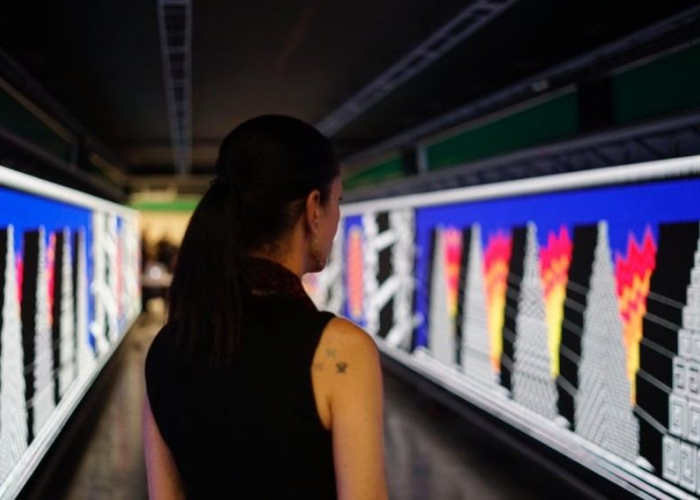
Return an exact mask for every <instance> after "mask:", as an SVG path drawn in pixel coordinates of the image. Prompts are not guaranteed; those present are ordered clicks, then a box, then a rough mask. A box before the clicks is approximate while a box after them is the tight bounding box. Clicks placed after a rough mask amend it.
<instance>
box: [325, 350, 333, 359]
mask: <svg viewBox="0 0 700 500" xmlns="http://www.w3.org/2000/svg"><path fill="white" fill-rule="evenodd" d="M326 356H328V357H329V358H335V349H326Z"/></svg>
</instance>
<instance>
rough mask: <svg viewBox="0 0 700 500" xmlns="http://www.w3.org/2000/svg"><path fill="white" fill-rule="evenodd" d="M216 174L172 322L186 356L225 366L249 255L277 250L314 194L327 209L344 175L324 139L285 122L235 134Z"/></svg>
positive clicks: (184, 256) (185, 252) (190, 239)
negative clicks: (335, 185) (334, 187)
mask: <svg viewBox="0 0 700 500" xmlns="http://www.w3.org/2000/svg"><path fill="white" fill-rule="evenodd" d="M216 170H217V177H216V179H215V180H214V181H213V182H212V185H211V187H210V188H209V190H208V191H207V192H206V194H205V195H204V197H203V198H202V200H201V201H200V203H199V205H198V206H197V208H196V210H195V211H194V213H193V215H192V219H191V220H190V223H189V226H188V227H187V231H186V232H185V236H184V239H183V241H182V247H181V249H180V254H179V256H178V261H177V265H176V268H175V274H174V277H173V282H172V285H171V287H170V314H169V320H170V321H171V323H172V327H173V328H174V330H175V334H176V336H177V346H178V352H179V353H180V354H182V355H183V356H184V357H191V356H195V357H197V358H199V359H205V360H206V361H207V362H208V363H211V364H212V365H214V366H216V367H227V366H229V365H230V363H231V361H232V360H233V358H234V356H235V354H236V351H237V348H238V346H239V342H240V338H239V337H240V326H241V297H242V286H243V284H242V280H243V278H244V274H245V269H244V260H245V257H246V255H248V254H249V253H250V252H251V251H254V250H259V249H262V248H274V247H275V246H276V245H277V243H278V242H279V240H280V238H281V237H283V236H285V235H286V234H287V233H288V232H289V231H290V230H291V229H292V227H293V226H294V224H295V223H296V221H297V220H298V219H299V217H300V216H301V215H302V214H303V211H304V207H305V200H306V197H307V196H308V194H309V193H311V192H312V191H313V190H315V189H318V190H319V191H320V193H321V203H323V204H325V203H326V202H327V201H328V198H329V196H330V189H331V185H332V183H333V180H334V179H335V178H336V177H337V176H338V175H339V173H340V171H339V166H338V163H337V161H336V158H335V154H334V152H333V147H332V145H331V143H330V141H329V140H328V139H327V138H326V137H325V136H324V135H323V134H321V133H320V132H319V131H318V130H316V129H315V128H314V127H312V126H311V125H309V124H307V123H305V122H303V121H301V120H298V119H296V118H292V117H288V116H279V115H265V116H260V117H258V118H253V119H251V120H248V121H246V122H244V123H243V124H241V125H239V126H238V127H236V128H235V129H234V130H233V131H232V132H231V133H230V134H229V135H228V136H227V137H226V138H225V139H224V141H223V143H222V144H221V148H220V150H219V158H218V160H217V162H216ZM202 356H203V357H202Z"/></svg>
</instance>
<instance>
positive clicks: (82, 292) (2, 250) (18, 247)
mask: <svg viewBox="0 0 700 500" xmlns="http://www.w3.org/2000/svg"><path fill="white" fill-rule="evenodd" d="M5 177H7V178H8V179H9V180H6V179H5ZM17 179H19V180H20V181H21V182H19V184H20V185H21V186H22V187H23V188H22V189H20V188H19V187H15V186H13V182H12V181H14V180H17ZM0 183H4V184H5V185H4V186H3V187H0V207H1V208H2V209H1V210H0V292H1V293H0V312H1V314H0V493H2V492H4V491H11V490H12V489H13V488H16V487H17V484H16V483H15V482H16V478H17V477H21V476H22V475H23V474H22V472H23V471H20V470H18V468H22V467H30V466H35V465H36V463H37V461H38V459H40V458H41V455H42V454H43V453H45V451H46V445H45V443H50V442H51V436H53V435H55V433H57V432H58V431H59V430H60V428H61V427H62V425H63V423H64V422H65V419H66V418H67V417H68V416H69V415H70V412H71V411H72V410H73V408H74V407H75V405H76V404H77V402H78V401H79V399H80V396H81V395H82V393H83V392H84V391H85V390H86V388H87V386H89V384H90V383H91V381H92V379H93V377H94V375H95V373H96V372H97V371H98V370H99V368H100V367H101V366H102V364H103V363H104V361H106V358H108V357H109V355H110V354H111V352H112V351H113V347H114V346H115V345H116V344H117V342H118V340H119V339H120V338H121V337H122V336H123V334H124V333H125V332H126V330H127V328H128V326H129V325H130V324H131V322H132V321H133V319H134V318H135V317H136V316H137V315H138V313H139V312H140V285H139V274H138V272H139V258H140V250H139V239H138V238H139V237H138V227H137V219H136V214H135V213H134V212H132V211H131V210H127V209H124V208H122V207H120V206H118V205H115V204H111V203H107V202H103V201H102V200H98V199H96V198H92V197H88V196H86V195H84V194H82V193H78V192H72V191H70V190H67V189H65V188H60V187H58V186H54V185H51V184H49V183H47V182H43V181H38V180H34V179H32V178H29V177H28V176H23V175H21V174H18V173H16V172H13V173H11V174H10V173H8V172H7V171H6V170H5V169H0ZM26 186H29V187H30V189H29V190H27V189H24V187H26ZM42 191H46V193H45V194H41V193H42ZM56 193H58V195H56ZM71 197H74V198H75V199H76V201H75V202H74V203H71V202H69V201H67V200H68V199H69V198H71ZM56 198H60V201H59V199H56ZM1 496H2V494H0V497H1Z"/></svg>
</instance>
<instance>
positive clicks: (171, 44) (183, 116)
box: [158, 0, 192, 175]
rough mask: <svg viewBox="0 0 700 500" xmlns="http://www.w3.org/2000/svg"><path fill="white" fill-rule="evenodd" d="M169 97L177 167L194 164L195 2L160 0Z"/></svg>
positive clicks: (185, 169)
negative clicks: (193, 36)
mask: <svg viewBox="0 0 700 500" xmlns="http://www.w3.org/2000/svg"><path fill="white" fill-rule="evenodd" d="M158 28H159V30H158V31H159V33H160V53H161V60H162V63H163V80H164V83H165V100H166V103H167V108H168V125H169V128H170V142H171V144H172V149H173V162H174V164H175V170H176V172H177V173H178V174H180V175H187V174H189V173H190V170H191V168H192V2H191V0H158Z"/></svg>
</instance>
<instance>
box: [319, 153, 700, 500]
mask: <svg viewBox="0 0 700 500" xmlns="http://www.w3.org/2000/svg"><path fill="white" fill-rule="evenodd" d="M699 173H700V158H698V157H693V158H683V159H677V160H670V161H664V162H655V163H649V164H638V165H628V166H622V167H615V168H612V169H604V170H598V171H591V172H583V173H574V174H563V175H558V176H552V177H545V178H539V179H529V180H525V181H517V182H509V183H503V184H492V185H488V186H480V187H475V188H462V189H457V190H450V191H443V192H437V193H429V194H421V195H411V196H405V197H397V198H392V199H384V200H377V201H374V202H372V201H370V202H361V203H355V204H349V205H345V206H344V207H343V218H342V221H341V227H340V229H339V234H338V236H337V239H336V242H335V249H334V254H333V256H332V259H331V263H330V265H329V269H328V270H327V271H325V272H324V273H321V275H319V276H318V277H316V278H314V282H315V287H314V289H313V296H314V298H315V300H316V301H317V303H319V305H321V306H325V307H327V308H329V309H332V310H334V311H336V312H338V313H342V314H343V315H344V316H346V317H348V318H350V319H352V320H353V321H355V322H357V323H358V324H360V325H362V326H363V327H365V328H366V329H367V331H369V332H370V333H371V334H372V335H373V336H375V338H376V340H377V343H378V345H379V347H380V349H381V350H382V351H383V352H384V353H385V354H386V355H388V356H391V357H393V358H395V359H396V360H397V361H399V362H402V363H404V364H405V365H407V366H409V367H410V368H412V369H414V370H415V371H416V372H418V373H419V374H421V375H423V376H425V377H427V378H429V379H431V380H432V381H434V382H436V383H438V384H440V385H441V386H443V387H445V388H446V389H448V390H450V391H451V392H453V393H455V394H457V395H459V396H461V397H463V398H464V399H466V400H468V401H470V402H471V403H474V404H476V405H477V406H480V407H481V408H482V409H484V410H485V411H488V412H490V413H492V414H494V415H496V416H498V417H500V418H501V419H503V420H504V421H506V422H507V423H509V424H511V425H513V426H515V427H516V428H518V429H520V430H522V431H524V432H526V433H528V434H530V435H532V436H534V437H536V438H538V439H540V440H541V441H542V442H544V443H545V444H547V445H548V446H550V447H552V448H554V449H556V450H558V451H560V452H562V453H564V454H566V455H568V456H570V457H572V458H574V459H575V460H576V461H577V462H580V463H582V464H584V465H586V466H588V467H589V468H591V469H592V470H594V471H596V472H598V473H599V474H601V475H602V476H604V477H607V478H609V479H612V480H614V481H615V482H616V483H618V484H619V483H620V479H622V480H623V482H624V484H625V485H626V487H627V488H628V489H629V490H630V491H632V492H636V493H641V492H647V493H652V494H654V495H658V494H661V495H668V494H670V495H673V496H678V497H684V496H687V497H689V498H690V497H694V495H696V494H697V493H698V492H700V248H699V246H698V245H699V243H700V178H698V177H697V175H698V174H699ZM324 274H327V276H325V277H324ZM341 277H342V279H335V278H341Z"/></svg>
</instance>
